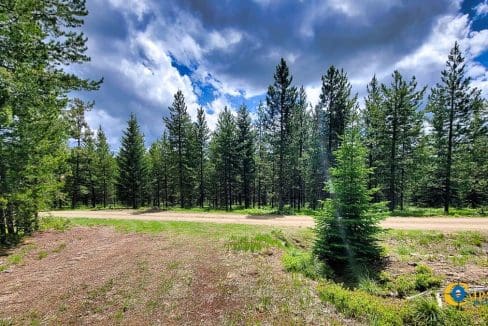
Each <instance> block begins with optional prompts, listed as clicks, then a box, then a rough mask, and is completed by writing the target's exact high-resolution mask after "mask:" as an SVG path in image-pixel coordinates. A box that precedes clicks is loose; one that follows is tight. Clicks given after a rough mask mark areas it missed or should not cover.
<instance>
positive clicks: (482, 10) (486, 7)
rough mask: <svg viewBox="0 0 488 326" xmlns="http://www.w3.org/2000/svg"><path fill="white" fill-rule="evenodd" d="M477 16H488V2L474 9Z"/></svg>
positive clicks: (487, 0)
mask: <svg viewBox="0 0 488 326" xmlns="http://www.w3.org/2000/svg"><path fill="white" fill-rule="evenodd" d="M474 10H475V12H476V15H477V16H484V15H487V14H488V0H485V1H483V2H480V3H479V4H478V5H477V6H476V7H474Z"/></svg>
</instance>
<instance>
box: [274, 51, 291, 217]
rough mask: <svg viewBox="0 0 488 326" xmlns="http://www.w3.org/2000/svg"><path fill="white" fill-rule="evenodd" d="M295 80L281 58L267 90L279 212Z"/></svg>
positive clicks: (286, 180) (285, 181) (283, 194)
mask: <svg viewBox="0 0 488 326" xmlns="http://www.w3.org/2000/svg"><path fill="white" fill-rule="evenodd" d="M292 81H293V77H292V76H291V74H290V71H289V69H288V66H287V64H286V61H285V60H284V59H283V58H281V61H280V63H279V64H278V66H276V72H275V74H274V83H273V84H272V85H270V86H269V87H268V93H267V95H266V103H267V111H266V114H267V116H266V126H267V129H268V131H269V132H270V133H271V135H272V142H273V147H274V148H273V151H274V154H275V156H276V161H277V162H276V164H277V175H276V176H277V179H278V180H277V181H276V183H277V188H278V190H277V197H278V198H277V199H278V211H280V212H282V211H283V208H284V206H285V201H286V195H287V189H286V186H287V185H288V184H289V181H290V180H289V164H288V156H289V151H290V140H291V117H292V114H293V109H294V107H295V104H296V98H297V90H296V88H295V87H294V86H292Z"/></svg>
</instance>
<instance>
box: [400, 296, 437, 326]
mask: <svg viewBox="0 0 488 326" xmlns="http://www.w3.org/2000/svg"><path fill="white" fill-rule="evenodd" d="M409 310H410V311H409V312H408V313H407V314H406V315H405V317H404V321H405V323H407V324H412V325H419V326H420V325H425V326H428V325H432V326H435V325H443V324H444V318H443V315H444V314H443V311H442V309H441V308H440V307H439V306H438V305H437V302H436V301H435V300H433V299H430V298H420V299H417V300H415V301H414V302H413V304H412V306H411V307H410V309H409Z"/></svg>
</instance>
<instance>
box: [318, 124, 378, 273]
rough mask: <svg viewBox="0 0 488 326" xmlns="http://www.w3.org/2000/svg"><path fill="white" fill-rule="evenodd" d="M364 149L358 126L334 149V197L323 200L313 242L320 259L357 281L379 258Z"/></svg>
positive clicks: (374, 215)
mask: <svg viewBox="0 0 488 326" xmlns="http://www.w3.org/2000/svg"><path fill="white" fill-rule="evenodd" d="M365 153H366V152H365V148H364V147H363V146H362V144H361V142H360V140H359V133H358V131H357V129H355V128H353V129H351V130H350V131H348V132H347V133H346V135H345V137H344V139H343V141H342V144H341V146H340V147H339V149H338V150H337V151H336V153H335V155H336V160H337V167H336V168H333V169H331V173H332V183H331V190H332V192H333V195H332V198H333V199H332V200H331V201H327V202H326V215H323V216H319V217H317V218H316V231H317V240H316V243H315V246H314V254H315V255H317V257H318V258H319V259H321V260H322V261H324V262H326V263H327V264H328V265H329V266H331V267H332V268H333V269H334V270H335V271H336V272H340V273H341V274H343V273H344V272H345V273H346V275H349V276H350V277H351V278H352V279H353V280H354V279H356V281H357V278H358V277H359V275H360V274H361V273H363V272H364V271H363V269H364V268H366V269H368V268H370V267H371V266H373V265H374V264H377V263H378V262H379V261H380V258H381V249H380V247H379V245H378V244H377V233H378V232H379V230H380V229H379V227H378V225H377V224H378V221H379V215H377V214H371V213H370V212H369V210H370V209H371V208H372V206H371V204H370V195H369V193H370V192H369V191H368V190H367V175H368V172H369V171H368V169H367V168H366V167H365Z"/></svg>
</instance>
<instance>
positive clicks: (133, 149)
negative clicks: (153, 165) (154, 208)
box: [117, 114, 147, 208]
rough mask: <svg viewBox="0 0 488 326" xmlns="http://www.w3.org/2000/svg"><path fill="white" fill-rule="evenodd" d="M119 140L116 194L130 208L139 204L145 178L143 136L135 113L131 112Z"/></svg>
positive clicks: (141, 200)
mask: <svg viewBox="0 0 488 326" xmlns="http://www.w3.org/2000/svg"><path fill="white" fill-rule="evenodd" d="M127 124H128V126H127V129H126V130H125V131H124V134H123V136H122V140H121V147H120V151H119V155H118V157H117V163H118V169H119V178H118V195H119V199H120V200H121V202H122V203H124V204H125V205H127V206H131V207H132V208H138V207H140V206H141V204H142V202H143V200H144V195H145V187H146V185H145V184H144V182H145V181H146V180H147V175H146V174H147V166H146V160H145V152H146V150H145V148H144V136H143V135H142V133H141V132H140V128H139V124H138V123H137V119H136V116H135V114H131V116H130V119H129V121H128V122H127Z"/></svg>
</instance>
